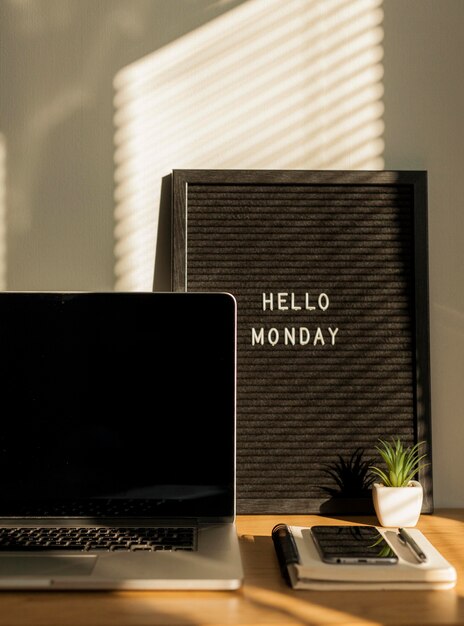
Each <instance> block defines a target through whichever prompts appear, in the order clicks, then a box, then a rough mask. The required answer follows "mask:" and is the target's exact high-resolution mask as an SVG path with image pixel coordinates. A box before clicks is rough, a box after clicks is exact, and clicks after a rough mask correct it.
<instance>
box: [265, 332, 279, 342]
mask: <svg viewBox="0 0 464 626" xmlns="http://www.w3.org/2000/svg"><path fill="white" fill-rule="evenodd" d="M267 340H268V341H269V343H270V344H271V346H275V345H276V343H277V342H278V341H279V331H278V330H277V328H270V329H269V332H268V333H267Z"/></svg>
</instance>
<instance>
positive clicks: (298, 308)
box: [290, 291, 301, 311]
mask: <svg viewBox="0 0 464 626" xmlns="http://www.w3.org/2000/svg"><path fill="white" fill-rule="evenodd" d="M290 302H291V303H292V304H291V307H292V311H301V306H298V305H297V304H295V294H294V293H293V291H292V293H291V296H290Z"/></svg>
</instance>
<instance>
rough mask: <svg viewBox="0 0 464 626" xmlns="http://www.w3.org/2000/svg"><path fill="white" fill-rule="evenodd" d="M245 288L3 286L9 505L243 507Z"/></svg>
mask: <svg viewBox="0 0 464 626" xmlns="http://www.w3.org/2000/svg"><path fill="white" fill-rule="evenodd" d="M235 315H236V311H235V300H234V299H233V297H232V296H230V295H229V294H219V293H201V294H196V293H151V292H143V293H140V292H139V293H118V292H105V293H55V292H51V293H50V292H49V293H37V292H32V293H26V292H20V293H13V292H6V293H0V354H1V359H0V389H1V399H2V402H1V414H0V415H1V416H0V421H1V422H0V423H1V428H0V515H3V516H13V515H15V516H48V515H50V516H61V515H64V516H71V517H75V516H80V515H82V516H86V517H89V516H91V517H95V518H98V517H105V518H107V517H113V516H118V517H119V516H123V517H133V516H137V517H138V516H142V517H145V516H146V517H155V516H156V517H158V516H160V517H165V518H171V517H172V518H178V517H194V518H215V519H231V518H232V517H233V515H234V507H235V491H234V487H235V341H236V339H235V332H236V328H235Z"/></svg>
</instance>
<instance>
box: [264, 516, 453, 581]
mask: <svg viewBox="0 0 464 626" xmlns="http://www.w3.org/2000/svg"><path fill="white" fill-rule="evenodd" d="M377 529H378V530H379V532H380V534H381V535H382V536H383V538H384V539H385V540H386V542H387V544H388V546H389V547H390V549H391V550H392V551H393V553H394V554H396V555H397V557H398V562H397V563H396V564H394V565H378V564H376V565H367V564H341V565H338V564H332V563H325V562H323V561H322V560H321V557H320V555H319V553H318V550H317V548H316V545H315V543H314V541H313V538H312V535H311V527H309V526H307V527H304V526H291V525H287V524H277V525H276V526H275V527H274V528H273V530H272V540H273V543H274V547H275V552H276V556H277V559H278V562H279V566H280V569H281V573H282V575H283V577H284V578H285V580H286V582H287V584H288V585H289V586H290V587H292V588H293V589H303V590H304V589H306V590H308V589H311V590H326V591H341V590H344V591H346V590H353V591H355V590H368V589H405V590H417V589H429V590H432V589H433V590H440V589H441V590H443V589H452V588H453V587H454V586H455V585H456V581H457V574H456V569H455V568H454V566H453V565H451V563H449V562H448V561H447V560H446V559H445V558H444V557H443V555H442V554H441V553H440V552H439V551H438V550H437V549H436V548H435V546H434V545H433V544H432V543H431V542H430V541H429V540H428V539H427V537H426V536H425V535H424V534H423V533H422V532H421V531H420V530H419V529H418V528H408V533H409V536H410V537H411V538H412V539H413V540H414V541H415V542H416V544H417V546H418V547H419V548H420V549H421V550H422V552H423V553H424V554H425V555H426V560H425V562H419V561H418V559H417V557H416V555H415V554H414V552H413V551H411V549H410V547H408V546H407V545H404V544H403V543H402V542H400V540H399V537H398V530H397V529H393V528H383V527H377Z"/></svg>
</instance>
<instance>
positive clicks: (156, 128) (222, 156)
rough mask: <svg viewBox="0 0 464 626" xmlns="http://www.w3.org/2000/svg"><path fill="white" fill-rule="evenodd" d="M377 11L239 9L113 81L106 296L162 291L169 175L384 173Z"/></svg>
mask: <svg viewBox="0 0 464 626" xmlns="http://www.w3.org/2000/svg"><path fill="white" fill-rule="evenodd" d="M381 5H382V1H381V0H330V1H329V2H327V1H325V2H321V1H319V0H289V1H287V2H281V1H280V0H248V1H247V2H245V3H243V4H241V5H240V6H239V7H237V8H235V9H233V10H231V11H229V12H228V13H226V14H224V15H222V16H220V17H218V18H216V19H215V20H212V21H211V22H209V23H208V24H206V25H204V26H202V27H200V28H198V29H196V30H195V31H192V32H190V33H188V34H187V35H185V36H183V37H181V38H179V39H177V40H176V41H175V42H172V43H171V44H169V45H168V46H166V47H164V48H163V49H161V50H158V51H156V52H154V53H152V54H150V55H148V56H145V57H143V58H141V59H139V60H138V61H136V62H135V63H133V64H131V65H129V66H127V67H126V68H124V69H123V70H122V71H121V72H119V73H118V74H117V75H116V76H115V79H114V88H115V111H116V112H115V118H114V121H115V127H116V132H115V145H116V151H115V164H116V172H115V178H116V193H115V198H116V208H115V222H116V227H115V239H116V247H115V257H116V263H115V274H116V289H118V290H146V289H151V288H152V287H153V288H154V289H155V290H166V289H167V288H168V289H169V288H170V276H169V274H168V273H166V272H164V270H163V271H158V270H157V272H156V276H155V281H154V282H153V266H154V260H155V247H156V246H155V243H154V242H156V241H158V245H162V247H163V250H165V251H166V250H168V249H169V246H168V245H167V244H166V242H165V240H166V238H167V237H168V236H169V234H168V232H167V231H161V225H160V227H159V222H158V220H159V217H160V216H159V205H160V195H161V181H162V180H163V177H166V176H167V175H169V173H170V172H171V171H172V170H173V169H178V168H194V169H382V168H383V166H384V161H383V156H382V155H383V140H382V135H383V121H382V116H383V104H382V97H383V85H382V77H383V67H382V56H383V49H382V39H383V30H382V19H383V12H382V6H381ZM165 211H166V208H164V209H163V212H165ZM158 231H159V232H158ZM156 258H157V262H158V261H159V262H160V263H162V266H163V267H164V268H168V267H169V262H168V260H166V259H164V260H161V259H160V255H159V254H157V257H156Z"/></svg>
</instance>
